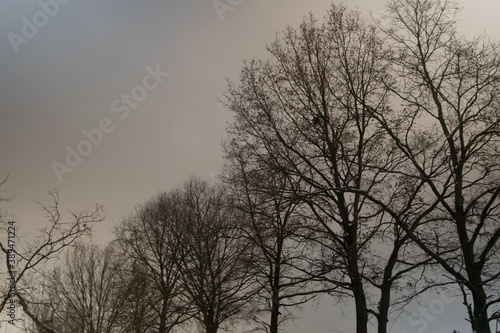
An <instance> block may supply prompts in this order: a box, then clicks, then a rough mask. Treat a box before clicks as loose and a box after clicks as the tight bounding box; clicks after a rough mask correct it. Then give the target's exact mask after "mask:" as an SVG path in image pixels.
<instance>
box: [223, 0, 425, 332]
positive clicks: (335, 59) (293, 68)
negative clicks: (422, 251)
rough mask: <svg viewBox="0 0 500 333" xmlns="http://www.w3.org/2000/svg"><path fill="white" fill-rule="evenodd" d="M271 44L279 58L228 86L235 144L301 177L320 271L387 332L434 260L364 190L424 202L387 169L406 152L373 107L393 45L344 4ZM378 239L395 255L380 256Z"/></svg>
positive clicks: (254, 64) (381, 105) (359, 321)
mask: <svg viewBox="0 0 500 333" xmlns="http://www.w3.org/2000/svg"><path fill="white" fill-rule="evenodd" d="M268 51H269V53H270V54H271V61H268V62H264V61H257V60H253V61H250V62H247V63H246V65H245V67H244V69H243V71H242V73H241V76H240V85H239V86H238V87H235V86H234V85H233V84H230V85H229V87H228V91H227V93H226V102H225V103H226V105H227V107H228V108H229V109H230V110H231V111H232V112H233V113H234V116H235V122H234V123H233V124H232V125H231V126H230V127H229V128H228V134H229V145H231V146H232V147H233V149H234V150H240V151H244V150H253V151H255V152H256V153H257V154H260V156H262V160H264V159H267V161H268V163H269V164H270V165H271V169H273V170H276V171H279V172H280V173H281V174H282V176H283V177H286V178H287V179H288V180H289V184H293V186H292V187H290V188H289V189H288V191H289V192H290V193H293V196H294V197H295V200H300V201H301V202H302V207H301V208H302V209H303V210H304V211H307V212H309V214H310V215H311V216H313V217H314V220H315V222H316V227H315V229H314V230H315V231H316V237H314V238H313V239H311V240H312V241H314V242H316V243H318V244H320V245H321V247H322V248H323V250H322V251H321V255H322V256H321V257H318V258H313V260H311V263H312V264H315V265H313V266H312V267H311V272H310V273H311V278H318V277H323V278H326V279H328V281H329V282H330V284H331V286H332V287H331V288H332V289H336V290H337V291H338V293H339V294H340V295H345V294H350V295H351V296H352V297H353V298H354V303H355V308H356V330H357V332H366V331H367V325H368V314H369V313H371V314H373V315H375V317H376V318H377V320H378V325H379V331H380V332H386V330H387V322H388V315H389V309H390V307H391V305H393V302H391V292H393V291H394V290H395V288H396V287H399V288H400V289H402V288H401V287H402V286H401V283H402V282H401V281H402V277H403V276H407V275H408V273H409V272H410V271H411V270H413V269H416V268H419V267H423V264H424V263H425V262H426V259H422V260H420V259H419V260H416V258H411V259H410V258H409V257H408V256H409V254H410V253H411V251H408V250H405V249H406V247H407V246H408V240H409V237H408V235H407V234H406V233H405V232H404V230H403V229H402V228H401V226H398V225H395V223H394V222H395V219H394V217H393V216H391V215H390V214H388V213H387V212H386V211H384V210H383V209H382V208H381V206H380V205H379V204H378V203H376V202H374V201H373V200H371V199H370V198H369V196H366V195H363V194H362V193H369V194H373V195H375V194H376V193H381V192H386V193H387V194H388V195H389V197H390V198H391V200H393V201H394V205H396V203H395V202H396V201H397V198H398V196H399V195H401V194H405V191H406V192H408V193H407V194H408V198H404V199H403V200H400V201H399V204H398V205H397V206H398V209H400V210H401V212H404V211H412V209H411V208H412V207H413V205H414V204H415V196H411V195H410V194H411V193H413V192H411V188H410V186H407V184H406V183H404V182H396V181H395V180H394V177H392V173H391V172H388V171H387V170H392V169H394V168H397V167H398V166H399V165H400V164H401V163H404V159H403V157H402V156H401V154H400V153H399V151H398V150H397V149H396V148H395V147H394V146H393V145H391V144H389V143H390V142H391V141H390V136H389V135H387V133H385V129H384V127H383V126H382V125H381V124H380V123H379V121H378V118H377V117H376V116H375V115H374V112H373V109H375V110H377V112H379V113H380V114H384V113H385V112H386V111H387V110H388V106H389V100H388V96H389V94H390V89H389V88H388V87H387V86H386V85H385V84H384V82H385V81H386V78H387V77H388V75H389V74H390V69H391V62H390V61H389V60H388V54H389V51H387V49H386V48H385V47H384V42H383V40H382V39H381V38H380V37H379V36H378V32H377V29H376V27H375V26H373V25H369V24H367V23H366V22H365V21H364V20H363V19H362V18H361V16H360V13H358V12H353V11H348V10H347V9H346V8H345V7H343V6H336V5H332V8H331V10H330V12H329V14H328V17H327V19H326V22H325V23H324V24H319V23H318V22H317V21H316V20H315V19H314V18H313V17H309V18H307V19H306V20H304V23H303V24H302V25H301V27H300V29H298V30H294V29H292V28H288V29H287V30H286V31H284V32H283V33H282V34H281V35H279V37H278V38H277V40H276V41H275V42H274V43H272V44H271V45H270V46H269V47H268ZM398 213H399V211H398ZM396 215H397V214H396ZM407 218H409V215H408V216H406V217H404V218H403V219H407ZM400 219H401V217H400ZM377 244H378V245H381V244H383V245H384V246H385V248H384V253H389V255H388V256H387V257H381V256H379V257H377V256H375V255H374V253H375V251H376V247H375V248H374V247H373V246H375V245H377ZM316 259H317V260H316ZM422 269H423V268H422ZM367 287H369V288H376V289H377V290H378V291H379V293H378V295H377V296H376V298H374V299H367V297H368V296H367V293H366V288H367Z"/></svg>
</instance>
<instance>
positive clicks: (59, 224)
mask: <svg viewBox="0 0 500 333" xmlns="http://www.w3.org/2000/svg"><path fill="white" fill-rule="evenodd" d="M49 195H50V196H51V198H52V200H53V204H52V205H51V206H46V205H41V206H42V210H43V211H44V212H45V214H46V218H47V220H48V224H47V225H46V226H44V227H41V228H40V229H38V235H37V236H35V237H34V239H33V240H30V241H29V242H28V241H23V240H22V239H19V238H17V235H18V234H19V228H18V226H17V225H15V224H14V222H13V221H10V220H8V221H5V220H3V221H2V229H3V230H5V231H6V232H7V230H8V227H9V226H10V227H11V229H10V230H14V231H13V232H14V233H15V234H16V238H15V240H14V242H8V243H4V242H0V249H1V251H2V253H3V254H4V258H5V260H4V263H5V265H6V266H5V268H6V271H7V272H8V274H9V276H10V277H11V279H13V280H15V291H14V292H13V293H12V292H11V290H9V289H11V288H10V286H9V285H5V286H3V287H2V298H1V303H0V311H3V310H4V309H5V306H6V304H7V302H8V301H10V300H11V299H12V300H16V299H17V302H16V306H17V304H18V305H20V307H21V308H22V310H23V312H24V313H25V314H26V315H27V316H28V317H29V318H30V320H32V321H33V322H34V323H35V325H36V327H37V328H38V330H39V331H40V332H53V330H52V329H50V327H49V326H50V325H48V323H47V322H46V321H45V319H46V318H41V317H39V316H38V315H37V313H36V308H37V307H38V306H39V303H40V302H43V300H40V299H39V293H40V292H41V291H40V290H38V289H37V286H39V285H40V284H39V282H40V280H42V279H43V276H44V269H46V266H47V265H48V264H49V263H51V262H52V261H53V260H54V259H56V258H58V256H59V255H60V254H61V253H62V251H64V249H66V248H68V247H70V246H72V245H73V244H75V242H76V241H77V240H78V239H80V238H81V237H83V236H88V235H90V233H91V224H93V223H97V222H100V221H101V220H102V219H103V218H102V208H101V206H99V205H96V207H95V209H94V210H92V211H80V212H74V213H71V212H70V215H71V218H70V219H69V220H65V219H64V217H63V215H62V214H61V212H60V209H59V195H58V193H57V192H56V191H51V192H49ZM14 243H15V244H14ZM13 255H14V257H15V263H13V262H10V261H9V259H10V258H9V256H11V257H12V256H13Z"/></svg>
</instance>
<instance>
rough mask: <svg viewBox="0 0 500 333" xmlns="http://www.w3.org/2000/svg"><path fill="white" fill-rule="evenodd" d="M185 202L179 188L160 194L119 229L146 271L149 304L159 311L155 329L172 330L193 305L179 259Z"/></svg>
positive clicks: (122, 242)
mask: <svg viewBox="0 0 500 333" xmlns="http://www.w3.org/2000/svg"><path fill="white" fill-rule="evenodd" d="M181 211H182V202H181V198H180V194H179V193H178V191H171V192H169V193H159V194H158V195H156V196H155V197H153V198H151V199H150V200H149V201H148V202H146V203H145V204H142V205H140V206H138V207H137V208H136V209H135V212H134V213H133V214H131V216H130V217H129V218H126V219H124V220H123V221H122V223H121V224H120V225H119V226H118V227H117V228H116V231H115V234H116V238H117V241H118V243H119V244H120V245H121V248H122V250H123V252H124V253H125V255H126V256H128V257H129V258H131V259H132V260H133V262H134V263H135V265H137V269H139V270H140V271H142V272H143V273H144V274H147V275H148V276H149V277H148V278H147V279H146V280H145V281H146V282H151V283H148V287H149V288H151V289H152V290H150V291H149V292H150V293H151V294H150V296H151V299H150V302H149V306H150V307H151V308H152V309H153V310H154V312H155V313H156V316H155V318H156V319H155V320H156V321H157V325H155V326H156V327H155V328H156V329H157V330H158V332H160V333H167V332H173V331H174V330H175V329H176V328H178V326H179V325H180V324H182V323H184V322H185V321H187V320H188V319H189V318H190V316H191V313H190V312H191V304H190V302H189V301H187V300H186V299H185V297H184V295H183V293H182V290H183V289H182V288H183V284H182V281H181V278H182V275H181V271H180V269H179V262H178V260H179V258H180V256H181V253H182V248H183V247H184V244H183V240H182V239H181V238H180V237H179V229H180V228H181V227H182V225H181V220H180V219H179V216H180V212H181Z"/></svg>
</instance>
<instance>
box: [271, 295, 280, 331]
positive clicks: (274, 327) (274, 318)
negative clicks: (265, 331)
mask: <svg viewBox="0 0 500 333" xmlns="http://www.w3.org/2000/svg"><path fill="white" fill-rule="evenodd" d="M279 307H280V301H279V289H278V288H276V287H273V299H272V306H271V326H270V331H269V332H270V333H278V324H279V315H280V309H279Z"/></svg>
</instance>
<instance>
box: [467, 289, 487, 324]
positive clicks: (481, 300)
mask: <svg viewBox="0 0 500 333" xmlns="http://www.w3.org/2000/svg"><path fill="white" fill-rule="evenodd" d="M471 292H472V299H473V302H474V311H473V313H474V323H473V324H474V325H473V329H475V330H476V333H491V329H490V323H489V320H488V311H487V309H486V302H487V300H486V293H485V292H484V289H483V287H482V286H479V287H477V290H473V291H471Z"/></svg>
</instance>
